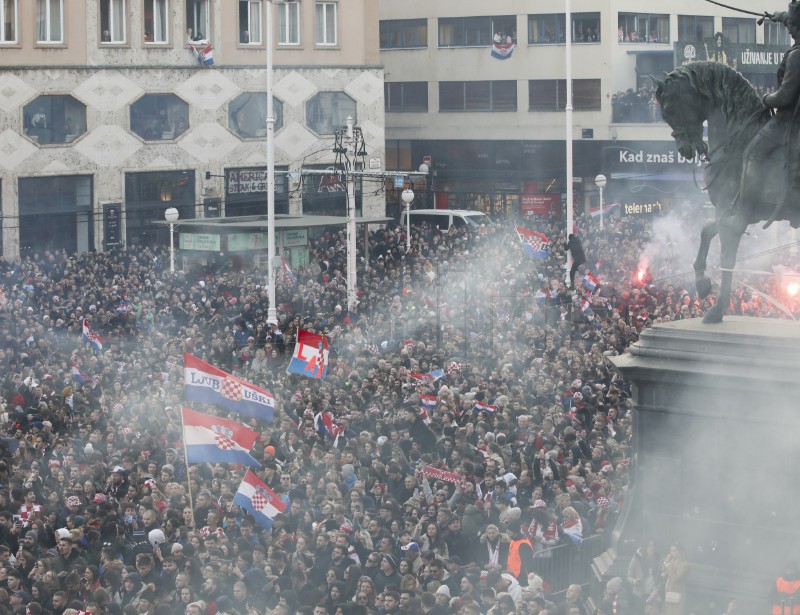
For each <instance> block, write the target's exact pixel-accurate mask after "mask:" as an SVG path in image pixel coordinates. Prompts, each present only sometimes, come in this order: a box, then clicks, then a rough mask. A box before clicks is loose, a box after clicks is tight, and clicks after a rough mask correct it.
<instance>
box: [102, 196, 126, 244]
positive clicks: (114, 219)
mask: <svg viewBox="0 0 800 615" xmlns="http://www.w3.org/2000/svg"><path fill="white" fill-rule="evenodd" d="M121 225H122V203H106V204H105V205H103V237H104V238H105V244H106V249H108V248H113V247H114V246H118V245H120V244H121V243H122V226H121Z"/></svg>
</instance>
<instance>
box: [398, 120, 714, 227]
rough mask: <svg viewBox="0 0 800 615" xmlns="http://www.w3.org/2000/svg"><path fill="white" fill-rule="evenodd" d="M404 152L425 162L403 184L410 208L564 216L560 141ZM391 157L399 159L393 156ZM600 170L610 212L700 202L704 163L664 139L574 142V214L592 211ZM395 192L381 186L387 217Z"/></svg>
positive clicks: (425, 146)
mask: <svg viewBox="0 0 800 615" xmlns="http://www.w3.org/2000/svg"><path fill="white" fill-rule="evenodd" d="M666 133H667V131H666V130H665V135H666ZM408 147H410V151H411V154H410V155H405V156H403V158H404V159H408V160H414V161H416V160H419V161H422V160H423V159H424V158H425V157H427V156H430V159H431V168H432V172H431V174H430V176H429V177H427V178H423V177H422V176H419V179H417V176H415V175H411V176H409V179H412V180H414V181H416V182H418V183H417V185H411V184H409V181H406V182H405V184H404V185H403V187H411V188H412V189H413V190H414V194H415V198H414V204H413V207H415V208H433V207H436V208H449V209H471V210H479V211H483V212H484V213H486V214H487V215H489V216H491V217H492V218H493V219H495V220H502V219H505V218H530V217H535V216H548V215H561V214H563V211H564V205H565V203H566V198H567V190H568V187H567V182H566V148H565V146H564V142H563V141H414V142H409V144H408ZM394 155H395V156H397V157H398V160H399V153H398V152H395V153H394ZM412 166H413V165H412ZM417 166H418V165H417ZM601 173H602V174H604V175H605V176H606V177H607V181H608V183H607V185H606V187H605V192H604V201H605V203H606V205H609V204H612V203H618V204H619V205H620V207H619V212H620V213H619V214H615V215H620V214H623V215H624V214H625V212H626V211H627V212H628V214H627V215H635V216H642V215H659V214H661V213H666V212H668V211H669V210H670V208H671V207H674V206H675V204H676V203H687V202H691V203H694V201H698V200H704V199H703V197H702V194H701V193H700V191H699V190H698V186H702V185H703V165H702V164H699V163H698V162H697V161H688V160H684V159H683V158H682V157H681V156H680V154H678V152H677V150H676V149H675V144H674V142H673V141H671V140H664V141H629V142H626V141H619V142H617V141H595V140H593V139H582V140H576V141H575V142H574V144H573V181H572V183H571V189H572V191H573V199H574V201H573V202H574V206H575V210H576V212H579V211H589V210H591V209H593V208H597V207H598V205H599V191H598V189H597V187H596V186H595V183H594V178H595V177H596V176H597V175H598V174H601ZM401 192H402V187H397V188H395V187H394V186H387V212H392V213H387V215H391V217H395V216H394V215H393V212H395V211H397V213H398V215H399V211H400V208H401V207H402V205H401V201H400V194H401ZM626 205H627V206H628V207H627V209H626V208H625V206H626Z"/></svg>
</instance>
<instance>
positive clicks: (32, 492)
mask: <svg viewBox="0 0 800 615" xmlns="http://www.w3.org/2000/svg"><path fill="white" fill-rule="evenodd" d="M580 226H581V230H580V231H579V235H580V236H581V237H582V238H583V242H584V246H585V247H586V251H587V255H588V260H589V263H587V264H590V263H591V264H592V266H591V268H592V269H593V271H594V273H595V275H596V276H597V278H598V279H599V280H600V282H601V284H600V286H599V288H597V289H595V290H594V291H593V292H590V291H589V290H588V289H587V288H584V290H583V291H581V290H580V284H579V285H578V288H579V289H578V290H576V291H570V290H569V289H568V288H567V286H566V285H565V284H564V265H565V254H564V251H563V249H562V247H561V246H562V245H563V243H564V242H565V240H566V237H565V235H564V233H563V232H560V231H559V230H558V227H559V222H558V221H557V220H556V219H555V218H551V219H547V220H539V221H537V223H536V229H537V230H540V231H542V232H544V233H545V234H547V235H548V237H550V239H551V242H552V245H553V246H554V248H553V250H552V252H551V254H550V256H549V257H548V258H546V259H543V260H541V261H534V260H531V259H529V258H528V257H526V256H525V255H524V254H523V252H522V250H521V249H520V247H519V245H518V242H517V241H516V235H515V234H514V233H513V227H512V228H509V227H508V226H506V225H500V224H498V225H494V226H485V227H481V228H480V229H479V230H478V231H477V232H475V233H472V234H470V233H469V232H468V231H467V230H455V229H454V230H452V231H451V232H450V233H447V234H442V233H441V232H440V231H439V230H437V229H431V228H427V227H424V226H423V227H417V228H413V229H412V238H411V246H412V250H411V252H410V253H407V252H406V249H405V235H404V232H405V230H404V229H402V228H398V229H380V230H376V231H373V232H371V233H370V238H369V254H364V253H361V254H359V277H358V281H359V285H358V292H357V296H358V305H357V306H356V307H355V308H354V309H352V310H348V309H347V303H346V283H345V278H344V276H343V274H344V271H345V262H346V253H345V247H344V246H345V235H344V232H343V231H338V232H337V231H331V232H328V233H325V234H324V235H323V236H321V237H319V238H318V239H317V240H314V241H313V242H312V243H311V246H310V254H311V259H310V265H309V266H307V267H303V268H297V269H296V270H295V272H294V274H295V276H296V282H295V281H293V280H291V279H288V278H284V276H279V278H280V279H279V280H278V283H277V289H276V291H277V297H278V302H277V304H278V305H277V307H278V323H277V325H272V324H269V323H267V308H268V305H267V288H266V285H265V278H264V274H263V273H260V272H258V271H255V272H233V271H227V272H225V273H222V274H209V275H203V276H197V277H194V276H189V275H175V276H173V275H170V274H169V272H168V270H167V268H165V266H164V265H165V262H166V261H167V258H165V253H164V251H163V250H162V249H160V248H158V247H156V246H151V247H145V248H136V249H133V248H129V249H122V250H118V251H114V252H107V253H89V254H80V255H66V254H53V253H47V252H43V253H34V254H30V255H27V256H25V257H24V258H22V259H21V260H20V261H19V262H13V263H11V262H5V261H0V269H1V270H2V271H1V273H2V291H3V294H2V297H0V337H2V339H3V343H2V344H0V365H1V366H2V375H3V377H2V408H0V410H1V411H2V413H0V425H1V427H2V437H0V453H1V455H2V460H0V485H2V487H0V613H6V612H7V613H13V614H15V615H17V614H22V613H23V612H24V613H25V615H51V614H52V615H79V614H80V615H84V614H85V613H90V614H91V615H120V614H121V613H124V614H125V615H172V614H175V615H177V614H179V613H180V614H185V615H216V614H218V613H219V614H225V615H270V614H272V615H337V614H342V615H348V614H350V615H365V614H374V613H379V614H392V613H400V614H417V613H431V614H434V615H448V614H450V615H456V614H457V615H479V614H487V613H488V614H491V615H501V614H502V615H509V614H519V615H526V614H528V615H537V614H538V615H544V614H548V615H553V614H554V613H562V614H565V615H588V614H589V613H603V614H604V615H622V614H624V613H642V612H645V610H647V612H649V613H659V612H664V613H669V614H670V615H672V614H678V613H682V612H683V609H684V605H685V592H684V590H683V589H680V588H683V587H684V585H682V584H683V583H685V576H686V574H687V567H686V566H685V565H684V564H685V560H682V559H681V551H680V549H679V547H677V546H674V547H672V549H671V550H670V555H669V556H668V558H667V559H666V560H664V559H662V558H661V557H658V556H656V553H657V550H656V549H657V545H656V543H655V542H654V543H652V544H651V545H647V546H646V547H644V548H643V550H642V551H641V552H640V555H639V556H638V559H636V558H635V562H636V565H637V566H638V568H635V569H634V568H633V564H632V568H631V570H630V571H629V574H628V575H627V577H626V578H613V579H611V580H609V581H608V583H607V585H606V587H605V590H604V591H603V592H602V594H600V595H594V596H592V595H589V592H588V591H587V586H586V585H585V582H586V581H587V580H588V568H589V562H590V558H589V557H587V554H591V555H597V554H598V553H599V552H600V551H602V550H603V549H604V548H605V546H606V544H607V543H606V542H605V541H606V539H607V537H608V536H609V534H610V533H611V531H612V529H613V527H614V523H615V519H616V518H617V516H618V515H619V514H620V513H621V512H622V511H624V509H625V505H626V499H627V496H628V490H629V488H630V485H631V439H632V417H631V413H632V403H631V399H630V390H629V387H628V385H627V384H626V383H625V382H624V381H622V380H621V379H620V377H619V376H618V374H616V373H615V372H614V370H613V367H612V366H611V364H610V362H609V357H610V356H612V355H615V354H618V353H622V352H624V350H625V348H626V347H627V346H628V345H629V344H630V343H631V342H633V341H635V340H636V338H637V335H638V332H639V331H640V330H641V329H642V328H643V327H646V326H649V325H650V324H651V323H653V322H661V321H664V320H673V319H679V318H693V317H697V316H700V315H702V312H703V309H704V308H705V307H707V306H708V303H707V302H701V301H698V300H696V298H695V297H694V296H693V294H692V289H691V287H687V286H684V284H685V283H688V282H687V281H686V280H683V281H680V283H679V282H673V283H671V284H661V285H659V284H655V285H654V286H651V285H649V284H646V285H642V284H637V282H636V281H635V279H634V276H632V275H631V272H633V271H635V270H636V267H637V265H638V260H637V259H638V256H639V254H640V253H641V250H642V248H643V246H644V243H645V242H646V241H647V239H648V228H647V224H646V223H644V222H641V221H631V220H626V221H624V222H623V221H617V222H611V223H609V222H607V223H606V227H605V229H604V230H603V231H602V232H601V231H600V230H599V229H597V228H596V227H595V226H593V224H592V223H591V221H589V220H588V219H586V220H581V221H580ZM601 257H602V258H601ZM600 260H602V265H600V266H599V267H597V266H596V265H597V264H598V261H600ZM580 275H582V274H580V273H579V277H580ZM582 297H583V299H584V301H585V302H586V304H588V305H589V306H590V309H586V308H585V306H583V305H582V302H581V298H582ZM84 321H86V322H87V323H88V324H89V326H90V327H91V330H92V331H94V332H95V333H96V334H98V335H100V336H101V337H102V348H101V349H99V350H98V349H95V348H94V347H93V346H92V345H90V344H87V343H86V342H85V341H83V340H82V336H81V332H82V326H83V323H84ZM300 329H304V330H309V331H313V332H321V333H325V334H326V335H328V336H329V337H330V339H331V354H330V362H329V365H328V370H327V376H326V377H325V378H324V379H323V380H313V379H305V378H301V377H299V376H294V375H289V374H287V373H286V371H285V369H286V365H287V363H288V360H289V358H290V356H291V352H292V348H293V346H294V342H295V339H296V336H297V332H298V330H300ZM185 352H188V353H191V354H193V355H195V356H197V357H199V358H200V359H203V360H205V361H207V362H209V363H211V364H213V365H215V366H216V367H218V368H220V369H223V370H226V371H229V372H232V373H235V374H236V375H237V376H238V377H240V378H242V379H244V380H247V381H249V382H252V383H254V384H256V385H258V386H261V387H263V388H265V389H268V390H270V391H271V392H272V393H273V394H274V395H275V398H276V412H275V416H274V420H273V421H272V422H263V421H259V420H257V419H250V418H248V417H243V416H237V415H232V416H233V418H236V419H237V420H239V421H242V422H246V423H247V424H248V426H250V427H251V428H252V429H255V430H256V431H258V432H259V434H260V438H259V440H258V441H257V442H256V444H255V446H254V449H253V450H252V451H251V454H252V456H253V457H255V458H256V459H257V460H258V461H259V462H260V464H261V466H262V467H261V468H258V469H256V470H255V471H256V474H257V475H258V476H259V478H260V479H261V480H262V481H263V482H264V483H266V484H267V485H269V486H270V487H271V489H272V490H273V491H274V492H275V493H276V494H277V495H278V496H279V497H280V498H282V499H283V500H284V501H285V504H286V508H285V511H284V512H282V513H280V514H277V515H276V516H275V517H274V518H273V519H272V523H271V524H270V525H271V527H264V526H262V525H260V524H258V523H256V522H255V521H254V518H253V517H252V516H250V515H248V514H246V513H245V511H243V510H242V509H241V508H240V507H239V506H238V505H237V504H236V503H234V501H233V500H234V494H235V492H236V491H237V488H238V485H239V482H240V481H241V479H242V476H243V473H244V471H245V470H246V468H239V467H236V466H230V465H226V464H190V465H188V466H187V464H186V463H185V461H184V455H183V447H182V430H181V422H180V408H181V405H182V404H185V402H183V401H182V388H183V365H182V356H183V353H185ZM198 408H199V407H198ZM201 410H202V411H204V412H216V413H222V411H221V410H219V409H216V410H215V409H213V408H209V407H203V408H202V409H201ZM323 412H325V413H329V414H330V416H332V417H333V420H334V421H335V424H336V425H337V426H338V427H339V428H341V433H340V434H339V435H338V437H337V438H336V439H335V440H334V439H332V438H329V437H327V436H326V434H325V433H324V432H321V431H319V430H318V427H319V423H318V422H316V421H315V417H316V416H317V415H319V414H320V413H323ZM190 495H191V496H192V497H191V499H190ZM668 538H669V537H659V540H668ZM659 546H660V547H661V548H662V549H663V550H666V549H667V543H666V542H665V543H664V544H661V545H659ZM679 560H680V562H683V563H676V562H678V561H679ZM676 588H677V589H676ZM681 594H682V595H681ZM676 595H678V598H679V600H677V601H676V600H675V596H676Z"/></svg>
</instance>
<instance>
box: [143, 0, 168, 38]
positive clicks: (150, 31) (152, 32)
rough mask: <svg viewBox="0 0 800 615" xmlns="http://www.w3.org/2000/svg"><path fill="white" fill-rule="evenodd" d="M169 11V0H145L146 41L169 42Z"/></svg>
mask: <svg viewBox="0 0 800 615" xmlns="http://www.w3.org/2000/svg"><path fill="white" fill-rule="evenodd" d="M168 17H169V13H168V11H167V0H145V2H144V42H145V43H168V42H169V34H168V33H169V21H168Z"/></svg>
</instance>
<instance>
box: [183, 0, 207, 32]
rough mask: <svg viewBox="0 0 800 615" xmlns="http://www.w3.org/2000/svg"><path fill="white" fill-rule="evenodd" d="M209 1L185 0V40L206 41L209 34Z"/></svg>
mask: <svg viewBox="0 0 800 615" xmlns="http://www.w3.org/2000/svg"><path fill="white" fill-rule="evenodd" d="M209 3H210V0H186V39H187V40H189V41H202V40H208V37H209V35H210V33H211V21H210V14H211V8H210V7H209Z"/></svg>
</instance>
